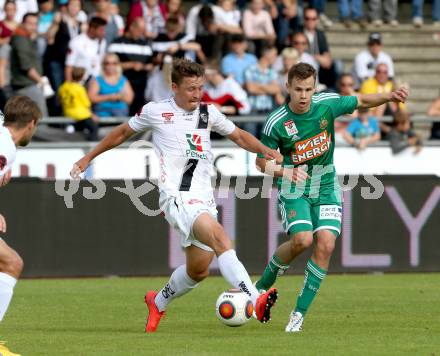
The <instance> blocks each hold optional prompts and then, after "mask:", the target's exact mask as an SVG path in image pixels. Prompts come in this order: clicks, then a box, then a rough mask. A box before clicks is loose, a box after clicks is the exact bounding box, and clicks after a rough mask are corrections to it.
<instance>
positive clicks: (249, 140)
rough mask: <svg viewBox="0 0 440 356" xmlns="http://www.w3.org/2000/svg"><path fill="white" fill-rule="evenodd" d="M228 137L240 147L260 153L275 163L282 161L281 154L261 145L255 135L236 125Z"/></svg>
mask: <svg viewBox="0 0 440 356" xmlns="http://www.w3.org/2000/svg"><path fill="white" fill-rule="evenodd" d="M228 138H229V139H230V140H231V141H233V142H235V143H236V144H237V145H238V146H240V147H241V148H244V149H245V150H246V151H249V152H253V153H260V154H262V155H263V156H264V157H265V158H266V159H268V160H275V161H276V162H277V163H282V162H283V156H282V155H281V153H279V152H278V151H277V150H273V149H272V148H269V147H267V146H265V145H263V144H262V143H261V142H260V141H258V139H257V138H255V136H253V135H251V134H250V133H249V132H247V131H244V130H242V129H240V128H238V127H236V128H235V130H234V131H233V132H232V133H231V134H230V135H228Z"/></svg>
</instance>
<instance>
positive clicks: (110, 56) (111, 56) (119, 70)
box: [101, 53, 122, 75]
mask: <svg viewBox="0 0 440 356" xmlns="http://www.w3.org/2000/svg"><path fill="white" fill-rule="evenodd" d="M109 59H114V60H115V61H116V62H118V64H117V65H116V69H117V73H118V74H119V75H121V74H122V67H121V61H120V60H119V57H118V55H117V54H116V53H106V54H105V56H104V58H103V60H102V67H101V74H103V75H104V74H105V71H104V68H105V65H104V63H105V62H107V61H108V60H109Z"/></svg>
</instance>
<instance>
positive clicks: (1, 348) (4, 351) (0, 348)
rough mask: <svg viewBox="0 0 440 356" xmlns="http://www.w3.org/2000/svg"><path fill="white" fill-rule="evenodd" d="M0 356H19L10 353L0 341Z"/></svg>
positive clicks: (18, 355)
mask: <svg viewBox="0 0 440 356" xmlns="http://www.w3.org/2000/svg"><path fill="white" fill-rule="evenodd" d="M0 355H1V356H21V355H20V354H15V353H13V352H11V351H10V350H9V349H8V348H7V347H6V346H5V342H4V341H0Z"/></svg>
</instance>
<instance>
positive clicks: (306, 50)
mask: <svg viewBox="0 0 440 356" xmlns="http://www.w3.org/2000/svg"><path fill="white" fill-rule="evenodd" d="M423 6H424V3H423V0H414V1H413V2H412V4H411V8H412V9H411V10H412V16H411V18H409V19H408V22H409V23H411V26H412V27H413V28H414V31H417V29H420V28H422V27H424V26H427V25H428V26H431V27H432V28H434V29H435V28H436V27H438V30H439V31H440V0H434V1H433V3H432V7H431V9H432V19H430V20H428V19H424V17H423ZM364 8H365V9H366V11H365V12H364ZM337 10H338V16H337V17H336V18H335V17H333V18H331V17H330V16H328V14H327V13H326V2H325V0H310V1H308V2H303V1H302V0H298V1H297V0H251V1H245V0H237V1H235V0H218V1H204V2H201V3H196V2H189V1H188V2H185V3H183V2H182V1H181V0H165V1H158V0H134V1H131V2H129V1H126V2H122V1H121V2H119V1H115V0H113V1H112V0H93V1H88V2H82V1H80V0H38V1H37V0H0V19H1V21H0V108H2V107H3V105H4V103H5V101H6V100H7V98H8V97H10V96H11V95H13V94H24V95H28V96H30V97H31V98H32V99H34V100H35V101H36V102H37V103H38V105H39V106H40V108H41V110H42V111H43V113H44V116H45V117H47V118H49V119H48V120H50V117H60V116H64V117H68V118H70V119H71V120H72V121H71V124H67V125H65V124H63V125H60V124H54V125H52V128H55V129H58V130H62V131H63V132H64V133H67V134H73V133H77V134H80V135H81V137H82V139H86V140H90V141H94V140H97V139H98V138H99V137H100V131H102V130H101V127H102V126H104V125H105V124H107V123H106V121H105V120H104V119H103V118H108V117H116V118H122V119H121V120H123V119H124V118H125V119H127V118H128V117H129V116H130V115H134V114H135V113H136V112H138V111H139V110H140V109H141V108H142V106H143V105H144V104H145V103H147V102H148V101H151V100H154V101H158V100H163V99H167V98H168V97H169V96H170V95H171V90H170V75H169V74H170V69H171V64H172V59H173V58H176V57H187V58H191V59H192V60H194V61H197V62H199V63H201V64H203V65H204V66H205V68H206V79H207V83H206V88H205V92H204V96H203V100H204V101H205V102H210V103H214V104H215V105H216V106H217V107H218V108H219V109H220V110H221V111H222V112H223V113H225V114H226V115H234V116H243V115H250V116H255V117H256V116H262V115H265V114H267V113H268V112H270V111H271V110H273V109H274V108H275V107H276V106H278V105H281V104H283V103H284V102H285V101H286V97H287V92H286V88H285V82H286V77H287V72H288V70H289V68H290V67H291V66H292V65H293V64H295V63H298V62H306V63H309V64H311V65H312V66H313V67H315V68H316V70H317V71H318V83H317V91H320V92H323V91H324V92H338V93H340V94H341V95H353V94H354V93H355V92H361V93H379V92H390V91H392V90H393V88H394V87H395V86H396V69H395V64H394V59H395V58H393V57H392V56H391V55H390V54H389V53H387V48H386V46H385V44H386V43H384V42H385V41H384V39H383V33H382V29H383V28H384V27H387V28H396V29H398V28H399V26H402V25H401V24H399V22H398V20H397V19H398V17H397V14H398V1H397V0H383V1H381V0H368V1H366V2H365V4H364V3H363V1H362V0H351V1H349V0H338V1H337ZM425 21H426V23H425ZM335 22H338V23H337V24H335ZM428 23H429V24H428ZM333 26H340V28H342V29H344V31H345V32H344V31H340V32H339V33H340V36H341V37H345V36H347V37H348V36H349V35H350V32H352V31H360V33H362V35H363V42H362V45H363V46H364V48H363V49H362V50H361V51H359V52H358V53H354V55H353V56H352V63H351V65H350V67H349V69H348V70H347V66H346V65H345V66H344V64H343V61H342V60H341V59H340V58H337V57H335V56H333V55H332V51H331V50H330V47H329V41H328V40H327V35H326V32H327V31H328V30H330V29H331V28H332V27H333ZM434 32H435V30H434ZM438 84H440V83H438ZM437 87H438V86H437ZM436 90H438V88H437V89H436ZM425 114H426V115H431V116H440V99H437V100H434V101H433V102H432V104H431V105H430V106H429V108H428V110H427V112H426V113H425ZM383 117H388V118H391V119H390V120H382V118H383ZM410 117H411V112H410V110H409V109H408V107H407V106H406V105H404V104H402V105H397V104H396V105H394V104H389V105H383V106H382V107H378V108H375V109H374V110H367V111H359V112H355V113H353V115H352V117H350V118H348V119H347V120H342V121H341V122H340V123H338V125H337V126H336V131H337V133H336V140H337V141H340V142H345V143H347V144H349V145H353V146H355V147H357V148H358V149H360V150H363V149H365V148H366V147H367V146H368V145H370V144H372V143H374V142H376V141H378V140H380V139H387V140H389V141H390V143H391V147H392V149H393V152H396V153H398V152H400V151H401V150H403V149H404V148H406V147H408V146H414V147H415V151H418V150H420V147H421V143H422V137H421V136H420V135H419V134H417V133H416V132H415V131H414V130H413V127H412V123H411V120H410ZM438 124H439V123H434V124H433V125H432V127H431V128H430V132H429V134H428V135H425V136H426V137H424V139H438V138H440V128H439V126H438ZM242 126H243V127H244V128H245V129H246V130H248V131H250V132H251V133H253V134H255V135H257V136H258V134H259V131H260V128H261V122H258V121H252V120H249V121H248V122H245V123H242ZM422 136H423V135H422ZM72 137H73V135H72Z"/></svg>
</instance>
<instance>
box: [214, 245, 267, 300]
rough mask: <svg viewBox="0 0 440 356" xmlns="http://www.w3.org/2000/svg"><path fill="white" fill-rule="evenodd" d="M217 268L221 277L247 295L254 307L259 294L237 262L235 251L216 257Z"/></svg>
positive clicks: (242, 267) (240, 264)
mask: <svg viewBox="0 0 440 356" xmlns="http://www.w3.org/2000/svg"><path fill="white" fill-rule="evenodd" d="M218 266H219V268H220V272H221V274H222V276H223V277H224V278H225V279H226V280H227V281H228V282H229V283H230V284H231V285H232V286H233V287H234V288H239V289H241V290H242V291H243V292H244V293H246V294H247V295H249V297H250V298H251V301H252V304H253V305H254V306H255V304H256V302H257V299H258V297H259V296H260V294H259V293H258V291H257V289H256V288H255V286H254V285H253V284H252V281H251V279H250V277H249V274H248V273H247V271H246V269H245V268H244V266H243V264H242V263H241V262H240V261H239V260H238V258H237V254H236V253H235V251H234V250H232V249H231V250H228V251H226V252H223V253H222V254H221V255H220V256H218Z"/></svg>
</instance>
